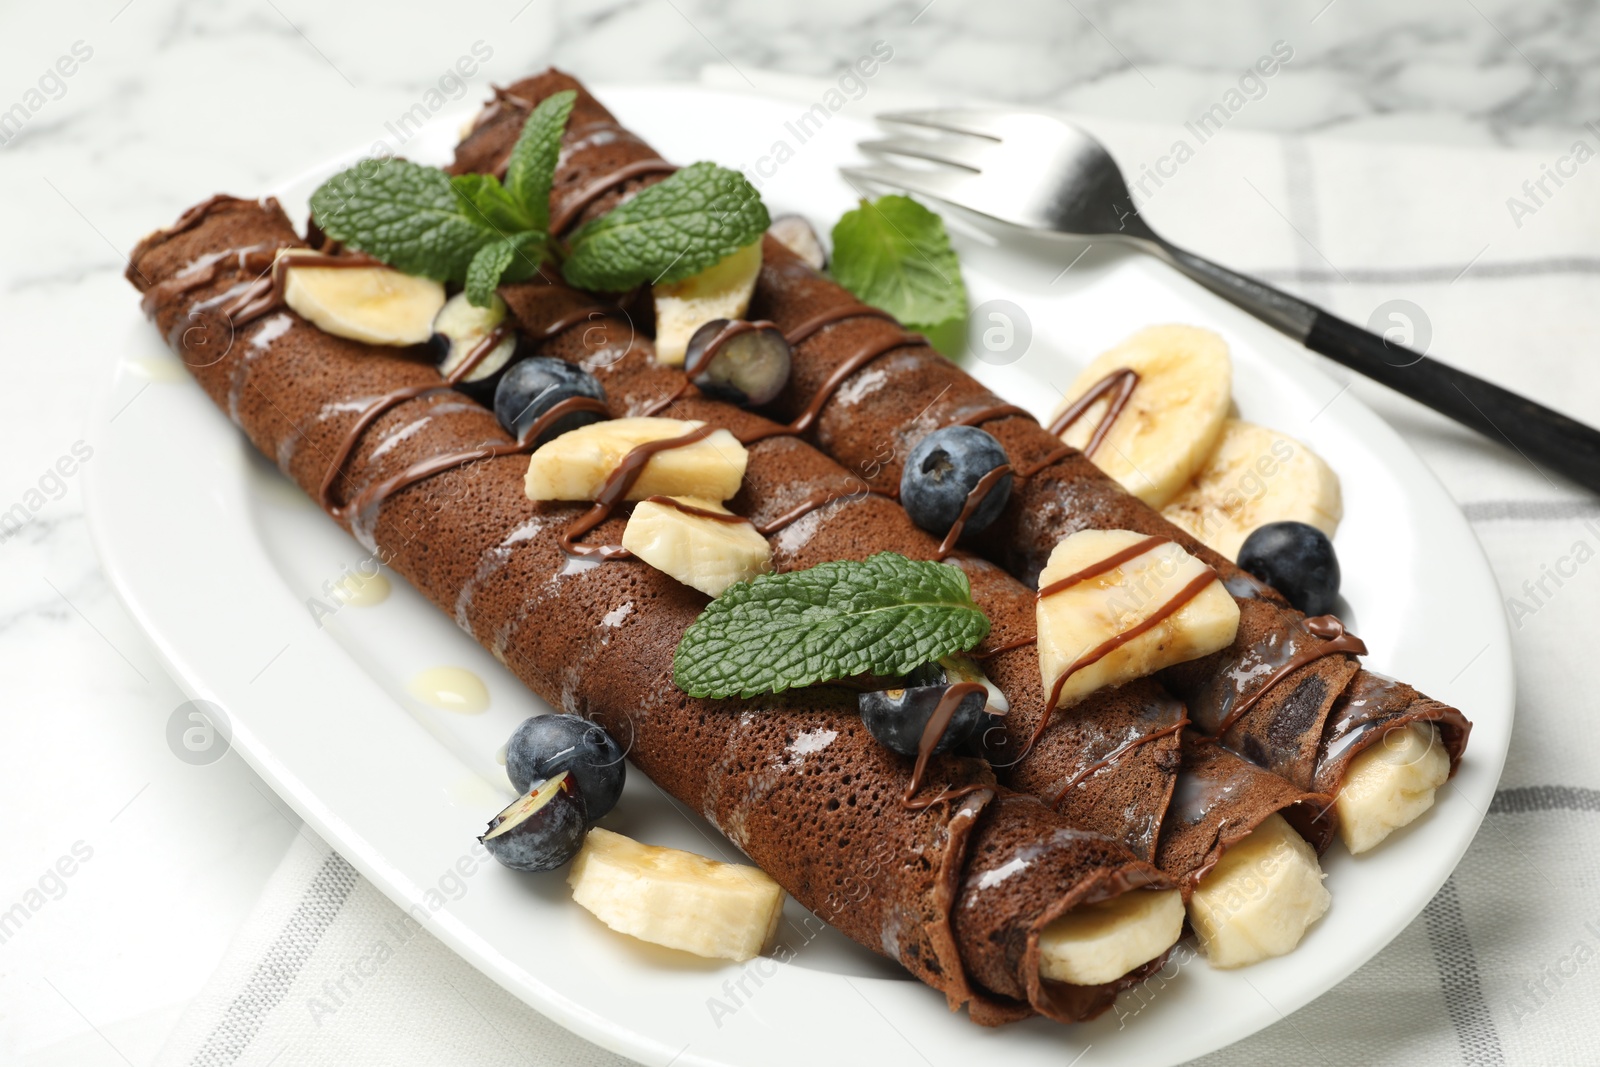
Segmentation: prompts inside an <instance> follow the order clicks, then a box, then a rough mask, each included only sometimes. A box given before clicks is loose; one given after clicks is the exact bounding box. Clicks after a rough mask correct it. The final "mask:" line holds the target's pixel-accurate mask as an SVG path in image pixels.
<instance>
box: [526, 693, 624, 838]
mask: <svg viewBox="0 0 1600 1067" xmlns="http://www.w3.org/2000/svg"><path fill="white" fill-rule="evenodd" d="M562 771H570V772H571V773H572V777H573V778H574V779H575V783H576V785H577V787H578V792H580V793H582V794H583V799H584V802H585V804H587V805H588V810H589V817H590V818H591V819H598V818H600V817H601V816H602V815H604V814H605V813H606V812H608V811H610V810H611V809H612V808H613V807H615V806H616V803H617V798H618V797H620V796H621V795H622V783H623V782H624V781H625V780H626V779H627V777H628V765H627V764H626V763H624V762H623V753H622V748H621V746H619V745H618V744H617V743H616V742H615V741H613V740H612V739H611V735H610V734H608V733H606V732H605V731H604V730H603V729H601V728H600V727H599V726H598V725H597V724H595V723H592V722H590V721H589V720H588V719H582V718H579V717H578V716H576V715H535V716H534V717H533V718H531V719H528V720H526V721H525V722H523V724H522V725H521V726H519V727H517V732H516V733H514V734H512V735H511V740H510V742H508V743H507V744H506V774H507V776H508V777H510V779H511V784H512V785H514V786H516V789H517V792H519V793H526V792H527V791H528V786H529V785H531V784H532V783H534V782H537V781H541V780H543V779H545V778H553V777H555V776H556V775H558V774H560V773H561V772H562Z"/></svg>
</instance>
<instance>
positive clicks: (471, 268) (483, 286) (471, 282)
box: [467, 240, 517, 308]
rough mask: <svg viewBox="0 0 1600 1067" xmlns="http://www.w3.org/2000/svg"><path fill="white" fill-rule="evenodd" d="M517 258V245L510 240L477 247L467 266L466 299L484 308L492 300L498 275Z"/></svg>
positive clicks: (498, 280)
mask: <svg viewBox="0 0 1600 1067" xmlns="http://www.w3.org/2000/svg"><path fill="white" fill-rule="evenodd" d="M516 258H517V246H516V245H514V244H512V243H511V242H510V241H504V240H502V241H496V242H494V243H493V244H487V245H484V246H483V247H482V248H480V249H478V254H477V255H475V256H473V257H472V263H471V264H470V265H468V267H467V301H468V302H469V303H471V304H475V305H477V306H478V307H481V308H486V307H488V306H489V304H490V303H491V302H492V301H493V300H494V291H495V287H496V286H498V285H499V284H500V276H501V275H502V274H504V273H505V272H506V268H507V267H509V266H511V261H512V260H514V259H516Z"/></svg>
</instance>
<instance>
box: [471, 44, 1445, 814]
mask: <svg viewBox="0 0 1600 1067" xmlns="http://www.w3.org/2000/svg"><path fill="white" fill-rule="evenodd" d="M563 89H573V90H577V92H578V99H577V102H576V105H575V106H574V108H573V112H572V118H571V120H570V121H569V123H568V140H567V142H566V147H565V149H564V151H563V153H562V158H561V162H560V164H559V165H558V174H557V180H556V184H555V186H554V189H553V191H552V193H551V205H552V218H553V219H556V220H558V221H560V222H561V224H562V227H563V232H567V233H570V232H571V231H572V230H573V229H575V228H576V227H578V226H580V225H582V224H583V223H585V222H587V221H589V220H590V219H593V218H596V217H598V216H600V215H602V214H604V213H605V212H606V211H609V210H610V209H611V208H612V207H614V206H615V205H616V204H617V203H618V202H620V200H621V199H623V198H624V197H626V196H629V195H631V194H632V193H634V192H636V191H638V190H639V189H640V188H643V187H644V186H646V185H649V184H651V183H654V182H658V181H661V180H663V179H664V177H665V176H666V173H668V170H667V169H665V168H664V167H662V166H660V165H659V164H660V160H659V157H657V156H656V154H655V152H654V150H653V149H651V148H650V146H649V145H647V144H646V143H645V142H644V141H642V140H641V139H640V138H639V137H637V136H636V135H635V134H633V133H631V132H629V131H627V130H625V129H623V128H622V127H621V126H620V125H618V124H617V122H616V120H615V119H614V118H613V117H612V116H611V115H610V113H609V112H607V111H606V110H605V108H604V107H602V106H601V105H600V104H599V103H598V102H597V101H595V100H594V98H593V97H592V96H590V95H589V94H588V93H587V92H585V91H584V90H583V87H582V86H581V85H580V84H579V83H578V82H577V81H575V80H574V79H572V78H570V77H568V76H567V75H565V74H562V73H561V72H559V71H555V70H551V71H547V72H545V73H543V74H540V75H537V76H535V77H533V78H529V79H526V80H524V81H522V82H519V83H517V84H516V85H514V86H512V87H510V88H509V89H508V90H505V91H503V92H501V93H500V94H499V95H498V97H497V100H496V102H495V104H494V105H493V106H491V107H490V108H489V109H488V110H487V111H485V112H484V113H483V114H482V115H481V116H480V118H479V120H478V122H477V123H476V124H475V126H474V127H473V129H472V130H471V131H470V132H469V134H468V135H467V137H466V138H465V139H464V140H463V141H462V143H461V145H460V147H459V148H458V149H457V152H456V159H455V163H454V165H453V169H454V170H455V171H457V172H468V171H473V170H486V171H492V170H495V169H497V168H498V167H499V166H500V165H501V161H503V159H504V158H505V156H506V154H507V153H508V151H509V149H510V147H511V145H512V144H513V143H514V141H515V139H516V137H517V134H518V133H519V132H520V131H521V128H522V123H523V121H524V120H525V118H526V116H527V112H528V110H529V109H530V108H531V106H532V105H533V104H535V103H537V102H538V101H539V100H541V99H543V98H544V97H545V96H548V95H549V94H551V93H553V92H557V91H560V90H563ZM763 257H764V262H763V265H762V269H761V276H760V279H759V280H758V282H757V286H756V294H755V298H754V300H753V302H752V305H751V309H750V317H751V318H764V319H769V320H771V321H773V322H775V323H776V324H777V325H778V326H779V328H781V329H785V330H792V329H793V327H795V326H797V325H800V324H803V323H805V322H807V321H808V320H812V319H814V318H815V317H816V316H818V315H820V314H825V313H828V312H831V311H835V310H838V309H841V308H848V307H852V306H857V305H858V303H859V302H858V301H856V299H855V297H854V296H852V295H851V294H850V293H849V292H848V291H846V290H845V289H843V288H842V287H840V286H839V285H837V284H836V283H834V282H833V281H832V280H831V279H829V278H827V277H825V276H823V275H821V274H819V273H818V272H816V271H814V270H812V269H811V268H810V267H809V266H807V265H806V264H805V263H803V262H801V261H800V260H799V259H798V258H797V257H796V256H795V255H794V254H793V253H791V252H790V251H789V250H788V249H787V248H785V247H784V246H783V245H782V244H780V243H779V242H778V241H776V240H774V239H773V238H771V237H768V238H766V240H765V244H764V246H763ZM903 338H905V331H904V330H903V329H902V328H901V327H900V326H899V325H898V324H897V323H895V322H893V321H892V320H886V319H884V318H882V317H859V318H851V319H847V320H845V321H842V322H838V323H835V324H833V325H830V326H827V327H825V328H822V329H820V330H818V331H816V332H815V333H813V334H811V335H810V336H809V337H808V338H807V339H805V340H803V341H801V342H800V343H799V344H798V345H797V346H796V348H795V362H794V372H793V375H792V376H791V379H790V382H789V386H788V388H787V389H785V391H784V393H783V395H782V396H780V397H779V398H778V400H777V401H776V402H775V403H774V404H773V405H772V406H771V413H772V414H774V415H775V416H776V417H778V418H783V419H795V418H797V417H798V416H800V415H802V414H804V413H806V412H807V411H808V409H811V408H813V407H814V408H815V410H816V413H817V414H816V418H815V420H814V422H812V424H811V425H810V426H809V427H808V430H807V438H808V440H810V441H812V442H813V443H814V444H816V445H817V447H818V448H819V449H821V450H822V451H823V452H825V453H827V454H828V455H829V456H831V457H833V458H834V459H835V460H837V461H838V462H839V463H840V464H841V465H842V466H844V467H846V468H849V469H850V470H851V471H853V472H855V473H857V474H858V475H859V476H860V478H861V479H862V480H863V482H864V483H865V484H866V485H867V486H868V487H869V488H871V489H873V490H875V491H878V492H882V493H885V494H886V495H894V494H895V493H896V492H897V491H898V487H899V484H900V474H901V465H902V461H903V458H904V457H905V456H906V455H907V454H908V453H909V452H910V450H911V449H912V447H914V446H915V444H916V443H917V442H918V441H919V440H921V439H922V437H924V436H926V435H927V434H928V433H929V432H931V431H932V430H934V429H937V428H938V427H940V426H944V425H948V424H950V423H952V422H956V421H958V420H962V419H971V418H972V417H974V416H977V415H982V414H983V413H984V412H986V411H989V410H990V409H1004V408H1006V407H1007V406H1008V405H1007V404H1006V402H1005V401H1004V400H1003V399H1001V398H1000V397H997V396H995V395H994V394H992V393H990V392H989V391H988V390H987V389H985V388H984V387H983V386H982V385H980V384H979V383H978V382H977V381H976V380H974V379H973V378H972V377H970V376H969V375H968V374H967V373H966V372H965V371H963V370H961V368H960V367H958V366H956V365H955V364H954V363H952V362H951V361H950V360H948V359H946V358H944V357H943V356H941V355H939V353H937V352H936V351H934V350H933V349H932V348H931V347H929V346H928V345H926V344H923V343H920V342H919V341H917V340H914V339H909V340H906V341H905V343H902V344H899V345H894V344H893V342H894V341H896V340H897V339H903ZM880 346H888V347H886V348H884V350H883V352H882V354H881V355H879V356H878V357H876V358H875V359H872V360H871V361H870V362H868V363H865V364H862V365H861V366H860V367H859V368H858V369H857V370H856V371H855V372H854V373H852V374H850V375H847V376H845V377H843V378H842V379H841V380H839V381H832V379H833V377H834V376H835V374H836V373H837V372H838V371H839V370H840V368H841V367H843V366H844V365H845V364H846V363H848V362H851V361H852V360H855V359H856V358H857V357H858V356H859V355H860V354H861V353H862V352H864V351H868V350H869V349H871V348H874V347H880ZM829 384H831V385H832V388H831V389H825V386H827V385H829ZM980 424H981V425H982V427H983V429H985V430H986V431H988V432H989V433H991V434H993V435H994V436H995V437H996V438H998V439H999V441H1000V443H1001V444H1002V445H1003V446H1004V447H1005V449H1006V454H1007V456H1008V457H1009V458H1010V459H1011V462H1012V464H1013V466H1015V467H1016V468H1017V469H1018V470H1020V471H1028V470H1029V469H1030V468H1031V467H1034V466H1036V465H1039V464H1041V463H1043V461H1045V460H1051V462H1049V463H1044V464H1043V465H1042V466H1040V467H1039V469H1038V470H1037V471H1036V472H1034V473H1031V474H1030V475H1028V476H1026V477H1017V478H1016V479H1015V481H1014V484H1013V488H1012V492H1011V497H1010V500H1009V501H1008V503H1007V506H1006V509H1005V511H1004V513H1003V514H1002V516H1001V517H1000V519H999V520H997V521H996V522H995V523H994V525H993V526H991V527H990V528H989V529H987V530H985V531H983V532H982V534H981V535H980V536H979V537H977V538H975V539H974V545H975V547H976V548H977V549H978V550H979V551H980V552H981V553H982V554H983V555H985V556H986V557H988V558H989V559H992V560H993V561H995V562H996V563H999V564H1000V565H1001V566H1002V567H1004V568H1005V569H1006V570H1007V571H1009V572H1010V573H1012V574H1013V575H1015V576H1016V577H1018V578H1020V579H1021V580H1022V581H1024V582H1025V583H1027V584H1030V585H1033V584H1037V580H1038V575H1039V572H1040V570H1042V568H1043V566H1044V563H1045V560H1046V559H1047V558H1048V557H1049V555H1050V552H1051V551H1053V550H1054V548H1055V546H1056V545H1057V544H1059V543H1060V541H1061V540H1062V539H1063V538H1065V537H1066V536H1067V535H1069V534H1071V533H1075V532H1077V531H1078V530H1084V529H1124V530H1134V531H1138V532H1140V533H1144V534H1147V535H1152V536H1161V537H1164V538H1167V539H1170V540H1172V541H1174V542H1176V543H1178V544H1179V545H1181V546H1183V547H1184V549H1186V550H1187V551H1189V552H1191V553H1193V554H1194V555H1196V556H1198V557H1200V558H1201V559H1203V560H1204V561H1205V562H1206V563H1208V564H1209V565H1211V566H1212V567H1213V568H1214V569H1215V570H1216V571H1217V573H1218V575H1220V576H1221V578H1222V580H1223V581H1224V583H1225V584H1226V585H1227V586H1228V588H1229V590H1230V592H1232V593H1233V595H1234V598H1235V600H1237V601H1238V603H1239V610H1240V620H1239V631H1238V636H1237V637H1236V639H1235V640H1234V643H1233V644H1232V645H1231V646H1230V647H1229V648H1227V649H1224V650H1223V651H1221V652H1217V653H1214V654H1213V655H1210V656H1207V657H1204V658H1202V659H1199V660H1195V661H1193V662H1190V663H1185V664H1180V665H1179V666H1176V667H1172V668H1169V669H1168V670H1167V671H1165V672H1163V674H1162V676H1161V678H1162V681H1163V682H1164V683H1165V684H1166V685H1167V687H1168V688H1169V689H1170V691H1171V692H1172V693H1174V694H1175V695H1177V696H1178V697H1180V698H1182V699H1183V700H1184V701H1185V702H1187V703H1188V705H1189V714H1190V718H1191V719H1192V720H1193V722H1194V725H1195V726H1196V727H1197V728H1198V729H1200V730H1201V731H1203V732H1205V733H1208V734H1213V735H1218V736H1220V738H1221V740H1222V741H1223V742H1224V743H1225V744H1226V745H1227V747H1229V748H1232V749H1234V750H1235V751H1237V752H1239V753H1241V754H1243V755H1244V756H1245V757H1246V758H1248V759H1249V760H1251V761H1253V762H1255V763H1257V764H1258V765H1260V766H1262V767H1265V768H1267V769H1269V770H1271V771H1273V772H1274V773H1276V774H1278V775H1280V776H1282V777H1284V778H1286V779H1287V780H1288V781H1289V782H1291V783H1292V784H1294V785H1295V786H1296V787H1298V788H1300V789H1302V790H1306V791H1309V792H1314V793H1334V792H1336V791H1337V790H1338V788H1339V786H1340V784H1341V783H1342V782H1343V780H1344V777H1345V773H1346V772H1347V771H1348V770H1349V768H1350V764H1351V762H1352V761H1353V760H1354V759H1355V757H1356V756H1358V755H1359V754H1360V753H1361V752H1363V751H1365V750H1366V749H1368V748H1369V747H1370V746H1372V745H1373V744H1374V743H1376V742H1377V741H1378V740H1379V739H1380V738H1381V737H1382V736H1383V735H1384V734H1385V733H1386V732H1387V731H1389V730H1391V729H1394V728H1398V727H1402V726H1407V725H1409V724H1412V723H1433V724H1435V725H1437V726H1438V728H1439V736H1440V738H1441V740H1442V742H1443V744H1444V746H1445V749H1446V751H1447V752H1448V753H1449V756H1450V769H1451V773H1452V774H1454V773H1455V769H1456V768H1457V766H1458V765H1459V764H1460V760H1461V754H1462V752H1463V751H1464V750H1465V748H1466V742H1467V734H1468V733H1469V731H1470V730H1471V724H1470V723H1469V722H1468V721H1467V719H1466V717H1465V716H1464V715H1462V714H1461V713H1460V712H1459V711H1458V710H1456V709H1455V708H1452V707H1449V706H1448V705H1445V704H1442V703H1440V702H1438V701H1436V700H1432V699H1430V698H1428V697H1426V696H1423V695H1422V694H1420V693H1418V692H1417V691H1416V690H1415V689H1412V688H1411V687H1410V686H1407V685H1405V684H1403V683H1400V682H1391V681H1389V680H1387V679H1380V678H1379V677H1378V676H1376V675H1372V674H1370V673H1369V672H1365V671H1363V670H1362V669H1361V667H1360V664H1359V663H1358V662H1357V660H1356V658H1355V657H1354V656H1352V655H1348V654H1343V653H1335V654H1332V655H1326V656H1322V657H1320V658H1317V659H1315V660H1312V661H1311V662H1309V663H1307V664H1305V665H1304V666H1301V667H1299V668H1297V669H1294V670H1292V671H1288V672H1286V673H1284V674H1283V675H1282V676H1281V677H1273V670H1274V668H1275V667H1276V666H1279V665H1281V664H1283V663H1286V662H1287V660H1288V655H1289V654H1290V653H1292V652H1293V651H1294V650H1296V649H1301V648H1308V647H1311V646H1314V645H1316V644H1317V643H1318V642H1319V641H1320V640H1322V639H1321V638H1317V637H1314V636H1313V635H1311V634H1310V633H1308V632H1307V631H1306V629H1305V626H1304V618H1303V616H1302V615H1301V614H1300V613H1299V612H1297V611H1295V610H1294V609H1293V608H1291V607H1290V606H1289V605H1288V604H1287V602H1285V601H1284V599H1283V598H1282V596H1280V595H1279V594H1278V593H1277V592H1276V591H1274V590H1272V589H1270V588H1268V587H1267V586H1265V585H1263V584H1262V583H1261V582H1258V581H1256V580H1255V579H1254V578H1253V577H1251V576H1250V575H1249V574H1247V573H1245V572H1244V571H1242V570H1240V569H1239V568H1238V567H1237V566H1236V565H1235V564H1234V563H1233V562H1232V561H1231V560H1228V559H1226V558H1224V557H1222V556H1220V555H1218V554H1217V553H1216V552H1214V551H1212V550H1211V549H1209V548H1207V547H1206V546H1204V545H1202V544H1200V543H1199V542H1198V541H1196V540H1195V539H1194V538H1193V537H1192V536H1190V535H1189V534H1188V533H1186V532H1185V531H1183V530H1180V529H1178V528H1177V527H1175V526H1173V525H1172V524H1170V523H1168V522H1167V521H1166V520H1165V519H1163V518H1162V517H1161V516H1160V514H1159V513H1157V512H1156V511H1155V510H1154V509H1152V508H1149V507H1147V506H1146V505H1145V504H1143V503H1142V502H1141V501H1139V500H1138V499H1136V498H1134V497H1133V496H1132V495H1130V494H1128V493H1127V492H1125V491H1124V490H1123V489H1122V487H1121V486H1119V485H1118V484H1117V483H1116V482H1115V481H1113V480H1112V479H1111V478H1109V477H1108V476H1106V475H1105V474H1103V473H1102V472H1101V471H1100V470H1099V468H1097V467H1096V466H1095V465H1094V464H1093V463H1092V462H1090V461H1089V460H1088V459H1087V458H1086V457H1084V456H1083V455H1082V454H1081V453H1079V452H1076V451H1070V450H1068V451H1067V452H1066V453H1065V454H1063V447H1062V445H1061V442H1060V441H1058V440H1056V439H1055V438H1054V437H1053V436H1051V434H1050V433H1049V432H1048V431H1046V430H1045V429H1044V428H1043V427H1041V426H1040V425H1039V424H1038V423H1037V422H1036V421H1035V420H1034V419H1032V418H1031V417H1027V416H1022V415H1016V414H997V415H995V416H993V417H989V418H984V419H981V420H980ZM1052 457H1057V458H1054V459H1052ZM1242 701H1251V702H1252V703H1251V704H1250V706H1249V707H1248V709H1247V710H1246V711H1245V712H1244V713H1243V714H1240V715H1237V716H1235V715H1234V709H1235V708H1236V707H1237V706H1239V705H1240V703H1241V702H1242ZM1001 762H1003V758H1002V760H1001Z"/></svg>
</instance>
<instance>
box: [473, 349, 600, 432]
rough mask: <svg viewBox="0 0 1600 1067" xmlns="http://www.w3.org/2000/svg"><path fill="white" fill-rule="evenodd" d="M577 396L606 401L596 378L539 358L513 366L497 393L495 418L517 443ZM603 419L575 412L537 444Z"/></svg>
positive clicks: (557, 361) (549, 430) (555, 361)
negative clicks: (541, 419) (542, 418)
mask: <svg viewBox="0 0 1600 1067" xmlns="http://www.w3.org/2000/svg"><path fill="white" fill-rule="evenodd" d="M575 396H586V397H589V398H590V399H591V400H599V401H601V402H604V401H605V398H606V391H605V390H604V389H602V388H601V387H600V383H599V382H597V381H595V378H594V375H592V374H590V373H589V372H588V371H586V370H584V369H583V368H581V367H575V366H573V365H572V364H571V363H567V362H565V361H563V360H559V359H549V358H547V357H544V356H536V357H534V358H533V359H525V360H523V361H522V362H520V363H515V364H513V365H512V367H511V369H510V370H508V371H506V373H505V377H503V378H501V379H500V384H499V385H498V386H496V387H495V390H494V417H495V418H497V419H499V420H500V425H501V426H504V427H505V428H506V432H507V433H509V434H510V435H511V436H513V437H515V438H516V439H517V440H519V441H520V440H522V434H523V433H524V432H525V431H526V430H527V429H528V427H530V426H532V425H533V424H534V422H535V421H536V420H537V419H538V418H539V416H540V415H543V414H544V413H545V412H547V411H549V410H550V409H551V408H553V407H555V406H556V405H557V404H559V403H561V401H563V400H569V399H571V398H572V397H575ZM603 418H605V416H604V415H601V414H599V413H598V412H593V411H574V412H573V413H572V414H570V415H564V416H562V417H561V418H559V419H557V420H556V422H555V425H554V426H551V427H550V428H549V429H548V430H545V431H544V432H543V433H542V434H540V435H539V439H538V441H536V442H535V444H543V443H544V442H546V441H549V440H550V439H551V438H555V437H560V436H561V435H562V434H564V433H566V432H567V431H568V430H576V429H577V428H578V427H580V426H587V425H588V424H589V423H591V422H599V421H600V420H601V419H603Z"/></svg>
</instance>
